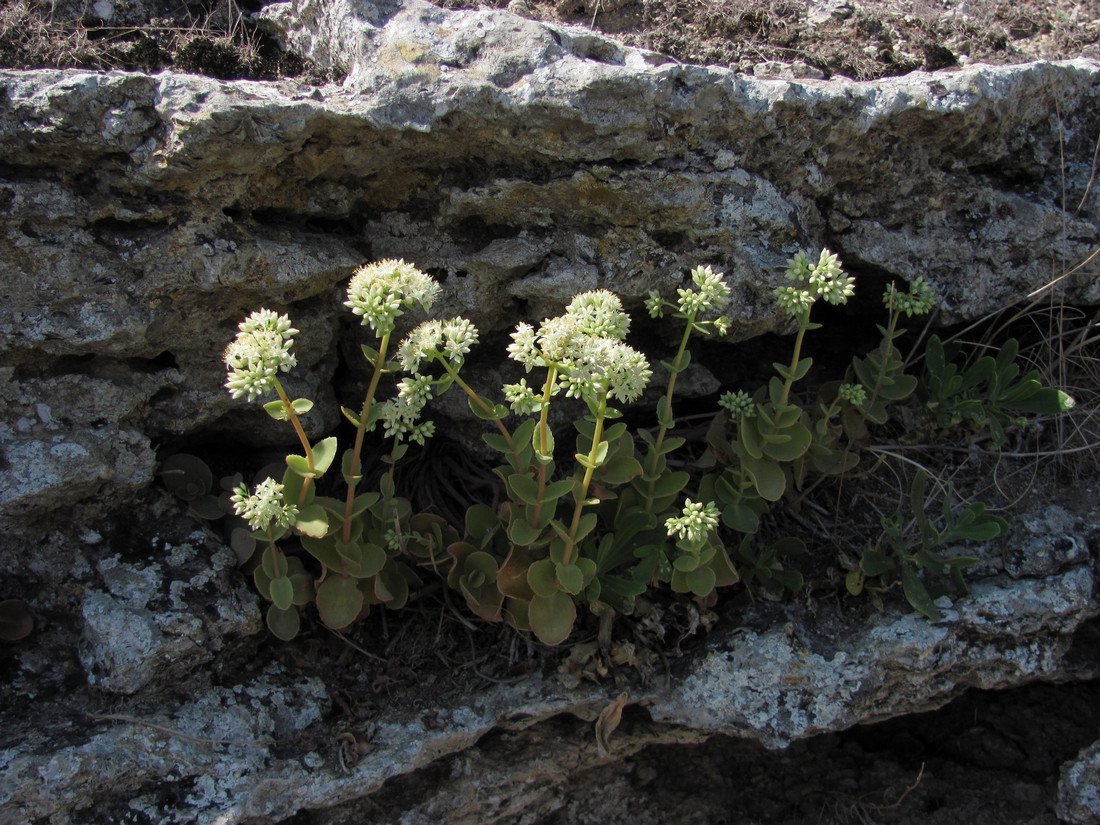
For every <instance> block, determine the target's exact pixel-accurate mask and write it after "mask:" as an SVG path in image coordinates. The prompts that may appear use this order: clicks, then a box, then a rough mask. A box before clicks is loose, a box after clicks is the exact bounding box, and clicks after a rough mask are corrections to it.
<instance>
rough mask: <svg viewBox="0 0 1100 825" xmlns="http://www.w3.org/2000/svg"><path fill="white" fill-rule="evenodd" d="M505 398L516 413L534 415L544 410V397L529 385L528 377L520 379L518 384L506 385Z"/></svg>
mask: <svg viewBox="0 0 1100 825" xmlns="http://www.w3.org/2000/svg"><path fill="white" fill-rule="evenodd" d="M504 398H505V400H506V401H507V402H508V405H509V406H510V407H511V408H512V412H514V413H515V414H516V415H533V414H535V413H537V412H542V399H541V398H539V396H538V395H536V394H535V391H534V390H533V389H532V388H531V387H528V386H527V379H526V378H521V379H519V383H518V384H505V385H504Z"/></svg>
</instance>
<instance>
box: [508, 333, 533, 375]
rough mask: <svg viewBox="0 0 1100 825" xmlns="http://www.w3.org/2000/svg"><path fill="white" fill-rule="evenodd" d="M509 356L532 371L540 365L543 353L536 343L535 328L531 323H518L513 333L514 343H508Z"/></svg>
mask: <svg viewBox="0 0 1100 825" xmlns="http://www.w3.org/2000/svg"><path fill="white" fill-rule="evenodd" d="M508 357H509V358H511V359H512V360H513V361H519V362H520V363H521V364H523V366H524V367H526V368H527V372H530V371H531V370H532V369H533V368H535V367H537V366H540V365H541V364H540V359H541V355H540V353H539V348H538V345H537V344H536V343H535V328H534V327H533V326H531V325H530V324H518V325H517V326H516V329H515V332H513V333H512V343H510V344H509V345H508Z"/></svg>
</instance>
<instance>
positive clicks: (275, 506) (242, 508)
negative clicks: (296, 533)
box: [229, 478, 298, 530]
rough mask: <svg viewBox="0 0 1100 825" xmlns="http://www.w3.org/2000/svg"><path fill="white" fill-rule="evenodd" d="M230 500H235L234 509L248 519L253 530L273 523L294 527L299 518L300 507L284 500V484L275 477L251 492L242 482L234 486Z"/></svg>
mask: <svg viewBox="0 0 1100 825" xmlns="http://www.w3.org/2000/svg"><path fill="white" fill-rule="evenodd" d="M229 500H230V501H232V502H233V511H234V512H235V513H236V514H237V515H238V516H241V517H242V518H246V519H248V525H249V527H251V528H252V529H253V530H267V529H268V528H269V527H271V525H272V524H276V525H278V526H279V527H293V526H294V522H295V521H297V519H298V508H297V507H296V506H295V505H293V504H287V503H286V502H284V501H283V485H282V484H280V483H279V482H277V481H276V480H275V479H273V478H267V479H264V480H263V481H262V482H260V483H259V484H258V485H257V486H256V492H255V493H251V494H250V493H249V492H248V487H247V486H246V485H244V484H241V485H240V486H238V487H236V488H234V491H233V495H232V496H230V498H229Z"/></svg>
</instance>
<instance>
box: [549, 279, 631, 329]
mask: <svg viewBox="0 0 1100 825" xmlns="http://www.w3.org/2000/svg"><path fill="white" fill-rule="evenodd" d="M565 314H566V315H567V316H568V317H569V319H570V320H571V321H572V322H573V324H575V325H576V329H577V332H579V333H580V334H581V335H588V336H592V337H597V338H614V339H616V340H618V341H622V340H623V339H624V338H626V333H627V330H628V329H629V328H630V316H629V315H627V314H626V313H625V312H623V302H622V301H620V300H619V296H618V295H616V294H615V293H614V292H610V291H608V290H606V289H595V290H592V291H591V292H582V293H580V294H579V295H574V296H573V300H572V301H571V302H570V304H569V306H567V307H566V308H565Z"/></svg>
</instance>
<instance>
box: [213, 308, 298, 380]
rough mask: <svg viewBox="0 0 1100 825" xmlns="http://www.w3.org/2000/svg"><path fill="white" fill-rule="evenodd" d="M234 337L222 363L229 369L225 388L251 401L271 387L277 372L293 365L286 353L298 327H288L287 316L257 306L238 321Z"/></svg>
mask: <svg viewBox="0 0 1100 825" xmlns="http://www.w3.org/2000/svg"><path fill="white" fill-rule="evenodd" d="M238 329H239V330H240V331H239V332H238V333H237V337H236V338H235V339H234V340H233V342H232V343H231V344H230V345H229V346H228V347H226V349H225V355H224V358H225V365H226V367H227V368H228V370H229V380H228V381H226V382H225V386H226V388H227V389H228V390H229V392H230V393H231V394H232V395H233V397H234V398H240V397H241V396H242V395H245V394H247V395H248V400H249V401H251V400H252V399H254V398H255V397H256V396H262V395H265V394H266V393H268V392H270V391H271V390H273V389H274V388H275V380H276V376H277V375H278V373H279V371H280V370H281V371H282V372H286V371H288V370H289V369H290V368H291V367H293V366H294V365H295V364H297V360H296V359H295V358H294V356H293V355H291V353H290V347H291V345H293V343H294V336H295V335H296V334H297V333H298V330H296V329H294V328H292V327H291V326H290V318H289V317H288V316H286V315H279V314H277V313H275V312H273V311H271V310H270V309H260V310H257V311H256V312H253V313H252V314H251V315H249V316H248V317H247V318H246V319H245V320H243V321H241V323H240V326H239V327H238Z"/></svg>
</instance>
